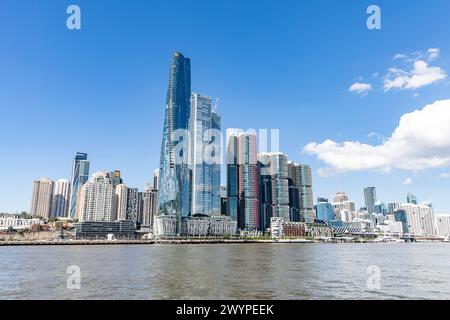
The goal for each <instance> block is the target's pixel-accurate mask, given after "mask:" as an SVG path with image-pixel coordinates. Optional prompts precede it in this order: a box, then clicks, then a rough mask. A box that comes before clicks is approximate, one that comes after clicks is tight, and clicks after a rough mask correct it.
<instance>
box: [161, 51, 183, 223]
mask: <svg viewBox="0 0 450 320" xmlns="http://www.w3.org/2000/svg"><path fill="white" fill-rule="evenodd" d="M190 97H191V63H190V60H189V59H188V58H185V57H184V56H183V55H182V54H181V53H179V52H176V53H175V54H174V55H173V58H172V63H171V64H170V73H169V87H168V90H167V99H166V106H165V116H164V127H163V136H162V145H161V160H160V168H159V181H158V183H159V186H158V215H172V216H176V217H177V218H178V219H177V220H178V222H179V223H180V220H181V217H187V216H189V213H190V195H191V192H190V170H189V166H188V165H189V163H188V162H189V161H188V157H189V154H188V153H189V131H188V129H189V120H190ZM178 225H179V226H180V224H178ZM178 231H179V230H178Z"/></svg>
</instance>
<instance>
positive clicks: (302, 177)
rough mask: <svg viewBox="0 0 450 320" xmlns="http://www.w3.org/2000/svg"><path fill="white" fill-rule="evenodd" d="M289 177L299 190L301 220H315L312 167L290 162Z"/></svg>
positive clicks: (309, 221)
mask: <svg viewBox="0 0 450 320" xmlns="http://www.w3.org/2000/svg"><path fill="white" fill-rule="evenodd" d="M289 178H290V179H291V180H292V183H293V185H295V186H296V187H297V189H298V190H299V219H298V220H299V221H302V222H308V223H311V222H314V217H315V212H314V200H313V189H312V171H311V167H310V166H308V165H304V164H298V163H295V162H290V163H289Z"/></svg>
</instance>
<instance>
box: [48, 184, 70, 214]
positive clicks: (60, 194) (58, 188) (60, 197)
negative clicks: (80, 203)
mask: <svg viewBox="0 0 450 320" xmlns="http://www.w3.org/2000/svg"><path fill="white" fill-rule="evenodd" d="M69 186H70V184H69V180H67V179H59V180H57V181H56V183H55V185H54V188H53V200H52V213H51V216H52V217H67V213H68V210H69Z"/></svg>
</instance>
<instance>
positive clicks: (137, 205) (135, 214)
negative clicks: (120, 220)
mask: <svg viewBox="0 0 450 320" xmlns="http://www.w3.org/2000/svg"><path fill="white" fill-rule="evenodd" d="M140 209H141V196H140V195H139V190H138V189H137V188H128V190H127V220H129V221H134V222H138V220H139V213H140Z"/></svg>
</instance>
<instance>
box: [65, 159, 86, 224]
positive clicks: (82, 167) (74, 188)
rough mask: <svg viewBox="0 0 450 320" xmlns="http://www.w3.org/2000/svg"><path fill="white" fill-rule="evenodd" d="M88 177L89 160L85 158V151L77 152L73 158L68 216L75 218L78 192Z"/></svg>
mask: <svg viewBox="0 0 450 320" xmlns="http://www.w3.org/2000/svg"><path fill="white" fill-rule="evenodd" d="M88 179H89V161H88V160H87V153H80V152H77V153H76V154H75V157H74V159H73V164H72V175H71V180H70V203H69V215H68V216H69V218H72V219H76V218H77V212H78V208H77V204H78V192H79V190H80V188H81V187H82V186H83V185H84V184H85V183H86V181H88Z"/></svg>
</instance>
